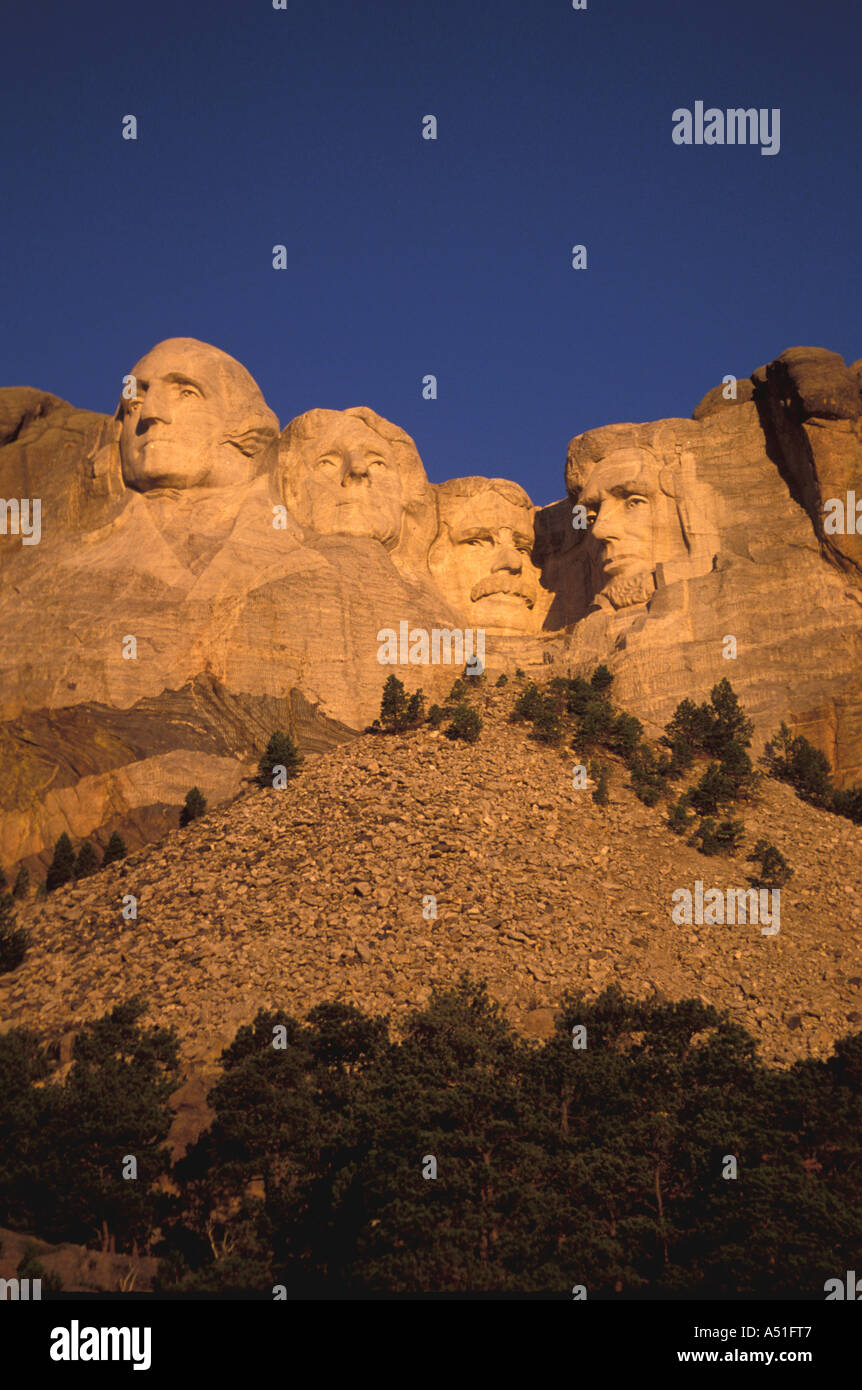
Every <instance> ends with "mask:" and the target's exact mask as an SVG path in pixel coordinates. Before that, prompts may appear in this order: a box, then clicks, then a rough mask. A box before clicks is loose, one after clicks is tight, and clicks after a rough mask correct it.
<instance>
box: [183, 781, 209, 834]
mask: <svg viewBox="0 0 862 1390" xmlns="http://www.w3.org/2000/svg"><path fill="white" fill-rule="evenodd" d="M206 809H207V800H206V797H205V796H204V794H203V792H202V791H201V789H200V787H192V789H191V791H188V792H186V799H185V804H184V805H183V809H182V810H181V811H180V825H189V824H190V823H191V822H192V821H193V820H198V818H199V817H200V816H202V815H203V814H204V812H205V811H206Z"/></svg>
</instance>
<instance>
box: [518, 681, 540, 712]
mask: <svg viewBox="0 0 862 1390" xmlns="http://www.w3.org/2000/svg"><path fill="white" fill-rule="evenodd" d="M541 711H542V693H541V691H540V690H539V687H538V686H537V685H536V684H535V682H534V681H529V682H528V683H527V685H525V686H524V689H523V690H522V691H521V693H520V695H519V696H518V698H517V700H516V701H515V708H514V710H513V711H512V718H513V719H529V720H533V719H535V718H536V716H537V715H538V714H540V713H541Z"/></svg>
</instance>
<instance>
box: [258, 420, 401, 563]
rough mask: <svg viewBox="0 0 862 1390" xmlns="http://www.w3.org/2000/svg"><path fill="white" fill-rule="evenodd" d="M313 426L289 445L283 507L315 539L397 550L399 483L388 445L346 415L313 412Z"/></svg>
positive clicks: (393, 459) (367, 428)
mask: <svg viewBox="0 0 862 1390" xmlns="http://www.w3.org/2000/svg"><path fill="white" fill-rule="evenodd" d="M309 414H313V415H314V417H315V424H316V427H315V428H314V429H313V430H311V432H310V433H304V434H301V435H299V436H298V438H297V439H296V440H295V441H293V442H292V443H291V447H290V450H289V453H288V457H287V463H286V467H285V492H286V496H287V502H288V506H289V507H290V508H291V510H292V511H293V513H294V515H295V516H296V518H297V520H298V521H300V522H301V523H302V525H303V526H308V527H310V528H311V530H312V531H317V532H319V533H320V534H321V535H330V536H368V537H371V538H372V539H374V540H378V541H380V543H381V545H384V546H385V547H386V549H387V550H391V549H392V548H393V547H394V546H395V545H397V543H398V540H399V538H400V536H401V526H402V520H403V516H404V506H405V498H404V491H405V489H404V484H403V480H402V476H401V468H400V466H399V461H398V459H397V458H396V455H395V450H394V449H393V447H392V445H391V443H390V441H389V440H387V439H385V438H384V437H383V436H382V435H381V434H379V433H378V432H377V431H376V430H374V429H372V428H371V427H370V426H369V425H367V424H366V423H365V421H364V420H362V419H360V418H359V417H358V416H356V415H351V414H350V412H347V411H336V410H317V411H314V412H309Z"/></svg>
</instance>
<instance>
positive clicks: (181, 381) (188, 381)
mask: <svg viewBox="0 0 862 1390" xmlns="http://www.w3.org/2000/svg"><path fill="white" fill-rule="evenodd" d="M162 379H163V380H164V381H173V382H176V383H177V385H179V386H193V387H194V388H195V390H196V391H200V393H201V395H202V396H205V395H206V390H205V388H204V387H203V386H202V385H201V383H200V382H199V381H195V379H194V377H192V376H184V375H183V373H182V372H167V373H166V374H165V376H164V377H163V378H162ZM142 385H143V386H145V387H146V386H149V382H148V381H147V382H142Z"/></svg>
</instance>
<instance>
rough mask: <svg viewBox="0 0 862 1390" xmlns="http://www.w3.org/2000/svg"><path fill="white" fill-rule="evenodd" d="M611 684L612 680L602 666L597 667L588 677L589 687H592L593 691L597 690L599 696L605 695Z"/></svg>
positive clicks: (608, 672)
mask: <svg viewBox="0 0 862 1390" xmlns="http://www.w3.org/2000/svg"><path fill="white" fill-rule="evenodd" d="M613 683H614V678H613V676H612V675H611V673H610V671H609V670H608V668H607V666H605V665H604V664H602V665H601V666H597V667H596V669H595V671H593V674H592V675H591V676H590V685H591V686H592V687H593V690H597V691H598V692H599V694H600V695H607V693H608V691H609V690H610V688H611V686H612V685H613Z"/></svg>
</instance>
